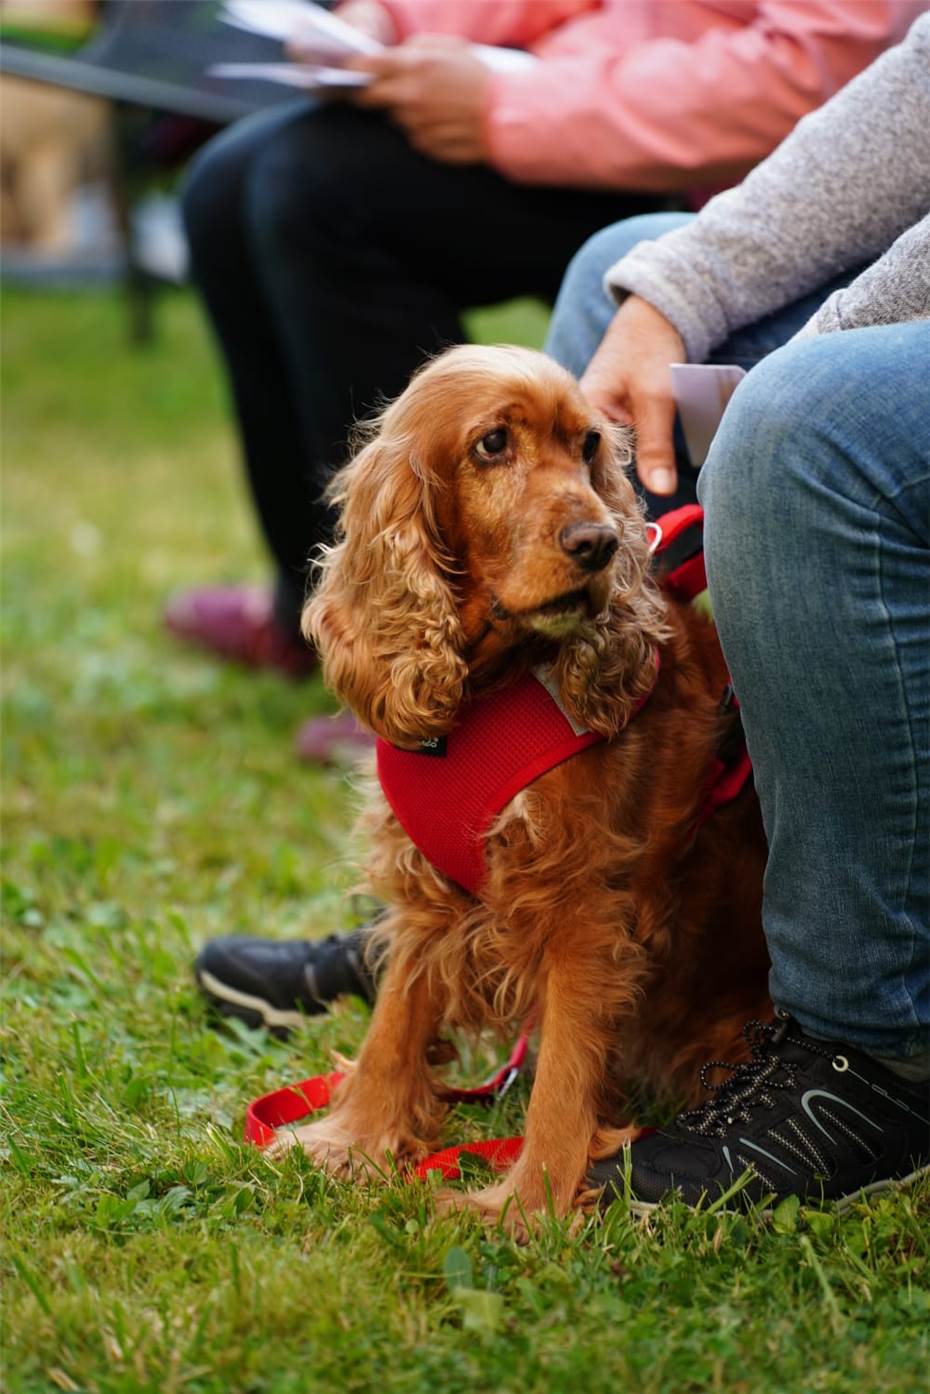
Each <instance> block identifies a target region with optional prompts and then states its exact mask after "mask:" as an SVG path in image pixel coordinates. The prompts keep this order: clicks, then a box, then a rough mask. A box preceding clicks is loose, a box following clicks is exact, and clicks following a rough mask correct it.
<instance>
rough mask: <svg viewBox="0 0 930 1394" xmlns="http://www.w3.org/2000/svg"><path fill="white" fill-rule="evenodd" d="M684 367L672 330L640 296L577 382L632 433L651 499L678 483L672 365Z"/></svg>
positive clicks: (628, 304)
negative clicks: (673, 439) (651, 494)
mask: <svg viewBox="0 0 930 1394" xmlns="http://www.w3.org/2000/svg"><path fill="white" fill-rule="evenodd" d="M683 362H685V345H684V341H683V339H682V337H681V335H680V334H679V333H678V330H677V329H676V328H675V326H674V325H673V324H671V323H669V321H668V320H667V319H666V318H665V316H664V315H662V314H660V313H659V311H658V310H656V309H654V308H653V306H652V305H650V304H649V303H648V301H646V300H641V299H640V297H639V296H638V295H631V296H630V297H629V298H628V299H627V300H625V301H624V302H623V304H622V305H621V306H620V308H619V310H618V311H617V313H616V314H615V315H614V317H613V319H612V320H611V322H610V327H609V329H608V330H607V333H606V334H605V335H604V337H603V339H602V340H601V343H600V347H599V348H598V350H597V352H596V353H595V355H594V357H593V358H592V359H591V362H590V363H589V364H588V367H587V370H586V372H585V374H584V377H583V378H582V379H581V390H582V391H583V392H584V394H585V396H586V397H587V398H588V401H589V402H590V403H591V405H592V406H595V407H597V408H598V410H599V411H602V412H603V413H604V415H605V416H607V417H609V418H610V420H611V421H618V422H621V423H622V424H623V425H627V426H629V425H632V426H633V427H634V428H635V430H636V473H637V474H638V475H639V477H640V479H641V480H642V482H643V484H645V486H646V488H647V489H649V490H650V491H651V492H652V493H653V494H673V493H674V492H675V486H676V484H677V481H678V475H677V471H676V469H675V449H674V445H673V441H672V433H673V430H674V427H675V398H674V396H673V394H672V381H671V375H670V373H669V370H668V368H669V364H670V363H683Z"/></svg>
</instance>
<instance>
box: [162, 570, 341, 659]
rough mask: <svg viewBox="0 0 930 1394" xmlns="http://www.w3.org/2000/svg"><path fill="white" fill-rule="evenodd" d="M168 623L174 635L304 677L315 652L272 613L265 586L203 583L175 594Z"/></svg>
mask: <svg viewBox="0 0 930 1394" xmlns="http://www.w3.org/2000/svg"><path fill="white" fill-rule="evenodd" d="M165 624H166V625H167V626H168V628H169V629H170V630H171V632H172V633H173V634H176V635H177V636H178V637H179V638H180V639H185V640H187V641H188V642H189V643H192V644H197V645H199V646H200V648H203V649H209V650H210V652H211V653H214V654H217V655H218V656H219V657H220V658H225V659H227V660H228V661H230V662H232V663H244V664H245V665H246V666H247V667H249V668H275V669H277V671H278V672H279V673H284V674H286V676H287V677H289V678H305V677H307V676H308V675H309V674H310V673H312V672H313V671H314V670H315V668H316V666H317V661H316V655H315V654H314V652H313V650H312V649H310V648H308V647H307V645H306V644H305V643H304V641H303V639H301V637H300V635H299V634H290V633H288V631H287V630H286V629H284V628H283V626H282V625H280V624H279V623H278V621H277V620H276V619H275V617H274V614H273V613H272V596H271V591H270V590H267V589H265V588H263V587H261V586H203V587H199V588H198V589H197V590H190V591H182V592H180V593H179V594H178V595H175V596H173V597H172V599H171V600H170V601H169V602H168V605H167V607H166V609H165Z"/></svg>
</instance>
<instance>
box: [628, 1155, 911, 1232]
mask: <svg viewBox="0 0 930 1394" xmlns="http://www.w3.org/2000/svg"><path fill="white" fill-rule="evenodd" d="M928 1175H930V1166H925V1167H918V1168H917V1170H916V1171H912V1172H911V1173H910V1175H909V1176H894V1177H889V1179H888V1180H887V1181H873V1182H872V1183H871V1185H869V1186H861V1187H860V1188H859V1190H858V1191H851V1192H850V1194H849V1195H848V1196H839V1197H837V1199H836V1200H830V1201H828V1202H827V1204H828V1205H829V1207H830V1208H831V1209H832V1210H835V1211H837V1212H840V1211H843V1210H846V1209H847V1208H848V1207H849V1206H850V1205H855V1203H856V1201H858V1200H863V1199H864V1198H865V1197H866V1196H873V1195H877V1194H878V1193H879V1192H881V1191H897V1190H900V1188H901V1187H902V1186H909V1185H910V1184H911V1182H912V1181H919V1180H920V1178H921V1177H922V1176H928ZM629 1204H630V1214H631V1215H633V1216H634V1218H635V1219H637V1220H644V1219H645V1218H646V1216H647V1215H651V1214H652V1212H653V1211H654V1210H658V1208H659V1206H660V1205H661V1204H662V1201H651V1200H631V1201H630V1203H629ZM715 1213H719V1214H722V1215H744V1214H745V1213H746V1212H745V1211H744V1210H732V1209H729V1208H726V1209H723V1210H721V1211H719V1212H715ZM762 1214H763V1215H771V1214H772V1211H771V1210H763V1211H762Z"/></svg>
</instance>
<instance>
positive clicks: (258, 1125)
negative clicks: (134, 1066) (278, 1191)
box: [245, 1035, 529, 1181]
mask: <svg viewBox="0 0 930 1394" xmlns="http://www.w3.org/2000/svg"><path fill="white" fill-rule="evenodd" d="M528 1049H529V1038H528V1037H527V1036H526V1035H522V1036H521V1037H520V1038H519V1040H518V1041H517V1043H516V1045H515V1046H514V1048H513V1050H512V1051H511V1052H510V1058H509V1059H508V1060H507V1061H506V1063H505V1064H504V1065H502V1066H501V1068H500V1069H499V1070H498V1071H497V1073H496V1074H494V1075H492V1076H491V1078H490V1079H487V1080H485V1082H484V1083H483V1084H479V1085H476V1086H475V1087H474V1088H473V1089H445V1090H443V1098H444V1099H447V1100H448V1101H449V1103H456V1104H461V1103H492V1102H493V1101H494V1100H495V1099H500V1098H503V1096H504V1095H505V1094H506V1093H507V1090H508V1089H509V1088H510V1086H511V1085H512V1084H513V1082H514V1080H515V1079H516V1078H517V1076H518V1074H519V1073H520V1070H521V1069H522V1067H523V1064H524V1062H525V1061H526V1053H527V1050H528ZM343 1078H344V1076H343V1075H342V1074H340V1073H339V1072H338V1071H334V1072H333V1073H332V1074H328V1075H314V1076H313V1077H312V1078H311V1079H303V1080H301V1081H300V1083H299V1084H291V1085H288V1086H287V1087H286V1088H284V1089H274V1090H272V1092H271V1093H270V1094H263V1095H262V1097H261V1098H260V1099H253V1100H252V1102H251V1103H250V1104H249V1107H248V1109H247V1110H246V1115H245V1140H246V1142H253V1143H254V1144H255V1145H256V1147H267V1146H268V1144H269V1143H271V1142H273V1141H274V1137H275V1130H276V1129H277V1128H283V1127H285V1126H286V1125H287V1124H288V1123H296V1122H297V1120H298V1119H300V1118H306V1116H307V1114H308V1113H316V1112H317V1110H319V1109H321V1108H327V1107H328V1106H329V1104H330V1102H331V1099H332V1093H333V1090H334V1089H335V1087H336V1085H337V1084H339V1082H340V1081H341V1080H342V1079H343ZM522 1146H523V1139H522V1137H507V1138H490V1139H488V1141H486V1142H467V1143H463V1144H460V1145H459V1146H457V1147H445V1148H443V1150H442V1151H441V1152H435V1153H433V1155H432V1156H431V1157H426V1158H424V1160H423V1161H422V1162H420V1163H419V1164H418V1166H417V1167H416V1169H415V1171H414V1172H413V1175H414V1176H417V1177H419V1178H420V1180H424V1179H425V1177H426V1175H427V1173H428V1172H430V1171H440V1172H441V1173H442V1176H443V1178H444V1180H446V1181H454V1180H456V1179H457V1177H458V1176H459V1175H460V1172H459V1167H458V1165H457V1159H458V1157H460V1156H461V1155H462V1153H463V1152H465V1153H469V1154H470V1155H472V1156H475V1157H484V1158H485V1160H486V1161H488V1162H490V1163H491V1165H492V1166H493V1167H496V1168H497V1170H498V1171H505V1170H506V1169H507V1167H509V1166H510V1164H511V1162H514V1161H515V1160H516V1159H517V1157H519V1155H520V1149H521V1147H522Z"/></svg>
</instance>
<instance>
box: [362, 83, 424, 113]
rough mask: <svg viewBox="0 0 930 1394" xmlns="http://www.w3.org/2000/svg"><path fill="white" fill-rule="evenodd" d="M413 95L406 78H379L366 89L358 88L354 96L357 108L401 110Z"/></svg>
mask: <svg viewBox="0 0 930 1394" xmlns="http://www.w3.org/2000/svg"><path fill="white" fill-rule="evenodd" d="M413 95H414V92H413V88H412V85H411V83H410V81H409V80H408V79H407V78H406V77H390V78H387V77H386V78H381V79H380V80H376V81H375V82H372V83H370V84H369V85H368V86H367V87H359V88H358V89H357V90H356V92H355V94H354V101H355V103H356V105H357V106H366V107H377V108H379V109H383V108H385V107H387V108H390V109H392V110H393V109H395V108H402V107H404V106H406V105H407V103H408V102H409V101H410V99H411V97H412V96H413Z"/></svg>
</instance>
